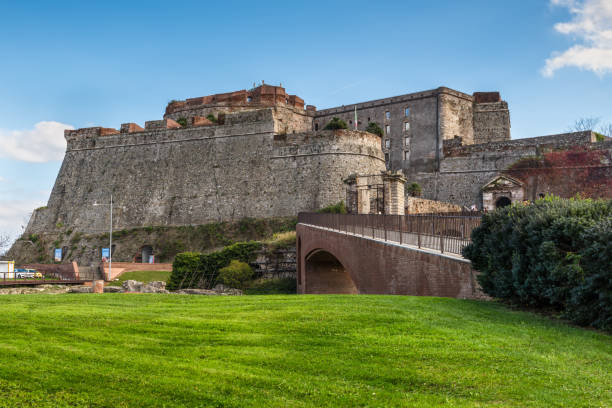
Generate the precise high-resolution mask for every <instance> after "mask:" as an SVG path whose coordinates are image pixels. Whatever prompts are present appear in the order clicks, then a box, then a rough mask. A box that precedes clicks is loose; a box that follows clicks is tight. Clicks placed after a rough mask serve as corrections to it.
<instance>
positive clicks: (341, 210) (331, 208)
mask: <svg viewBox="0 0 612 408" xmlns="http://www.w3.org/2000/svg"><path fill="white" fill-rule="evenodd" d="M317 212H318V213H322V214H346V213H347V212H348V211H347V210H346V205H344V201H340V202H339V203H337V204H333V205H328V206H327V207H323V208H321V209H319V210H318V211H317Z"/></svg>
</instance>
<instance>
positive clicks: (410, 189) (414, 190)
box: [406, 182, 423, 197]
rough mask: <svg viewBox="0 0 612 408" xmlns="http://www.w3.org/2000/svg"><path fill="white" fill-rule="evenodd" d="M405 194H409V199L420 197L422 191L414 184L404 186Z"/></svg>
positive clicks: (419, 186) (418, 185)
mask: <svg viewBox="0 0 612 408" xmlns="http://www.w3.org/2000/svg"><path fill="white" fill-rule="evenodd" d="M406 192H407V193H408V194H410V196H411V197H420V196H421V193H422V192H423V190H422V189H421V185H420V184H419V183H416V182H414V183H410V184H408V185H407V186H406Z"/></svg>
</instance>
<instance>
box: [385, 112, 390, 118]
mask: <svg viewBox="0 0 612 408" xmlns="http://www.w3.org/2000/svg"><path fill="white" fill-rule="evenodd" d="M385 118H387V119H391V112H389V111H386V112H385Z"/></svg>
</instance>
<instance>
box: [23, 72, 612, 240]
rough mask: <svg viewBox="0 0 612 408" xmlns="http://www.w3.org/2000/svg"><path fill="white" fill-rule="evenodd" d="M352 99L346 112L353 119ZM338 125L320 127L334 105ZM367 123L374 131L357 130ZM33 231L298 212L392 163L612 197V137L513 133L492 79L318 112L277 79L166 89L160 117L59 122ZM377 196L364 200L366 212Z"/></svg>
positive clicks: (477, 187) (410, 172) (480, 189)
mask: <svg viewBox="0 0 612 408" xmlns="http://www.w3.org/2000/svg"><path fill="white" fill-rule="evenodd" d="M355 110H356V111H357V123H356V124H355V123H354V119H355ZM333 117H339V118H342V119H344V120H345V121H346V122H347V124H348V127H349V129H348V130H335V131H331V130H324V127H325V125H326V124H327V123H328V122H329V121H330V120H331V119H332V118H333ZM369 122H375V123H378V124H379V125H380V126H381V128H382V129H383V131H384V134H383V136H382V138H381V137H379V136H377V135H373V134H371V133H368V132H365V128H366V127H367V125H368V123H369ZM65 137H66V140H67V149H66V154H65V157H64V161H63V163H62V166H61V169H60V171H59V174H58V176H57V179H56V182H55V185H54V187H53V190H52V193H51V196H50V198H49V201H48V205H47V206H46V207H43V208H41V209H38V210H36V211H35V212H34V213H33V214H32V217H31V219H30V222H29V224H28V226H27V228H26V231H25V234H24V235H25V236H27V235H30V234H43V235H45V234H46V235H53V234H56V235H57V232H58V228H60V226H61V228H63V229H69V230H71V231H78V232H82V233H89V234H92V233H100V232H104V231H107V230H108V211H106V210H105V211H103V210H101V209H100V207H96V206H94V204H100V203H107V202H108V201H109V198H110V196H111V194H112V195H113V198H114V202H115V208H116V211H115V219H114V222H113V224H114V229H116V230H119V229H125V228H137V227H143V226H181V225H201V224H206V223H209V222H217V221H231V220H239V219H242V218H245V217H251V218H266V217H278V216H295V215H296V214H297V213H298V212H300V211H313V210H316V209H319V208H321V207H325V206H327V205H331V204H335V203H337V202H339V201H341V200H346V197H347V192H346V188H347V187H346V184H345V183H344V181H345V180H347V179H349V178H350V177H351V176H354V175H356V174H358V175H376V174H381V172H383V171H385V170H391V171H401V172H403V175H404V176H405V178H406V179H407V180H408V182H417V183H419V184H420V185H421V186H422V190H423V197H424V198H426V199H431V200H439V201H444V202H448V203H452V204H456V205H459V206H471V205H474V204H475V205H476V206H477V207H478V208H479V209H482V208H487V209H493V208H495V206H497V205H502V204H503V205H505V204H507V203H509V202H513V201H520V200H524V199H533V198H537V197H539V196H541V195H543V194H547V193H555V194H558V195H561V196H573V195H575V194H576V193H582V194H583V195H587V196H593V197H610V196H612V177H611V176H612V174H611V171H610V163H611V162H612V160H611V152H612V142H611V141H610V140H609V139H608V138H603V140H601V139H602V138H601V137H598V135H596V134H594V133H592V132H582V133H571V134H563V135H554V136H546V137H536V138H531V139H518V140H511V138H510V113H509V109H508V104H507V103H506V102H505V101H502V100H501V97H500V95H499V93H497V92H486V93H482V92H477V93H474V94H473V95H468V94H464V93H462V92H458V91H454V90H451V89H448V88H445V87H441V88H438V89H435V90H430V91H424V92H418V93H411V94H407V95H402V96H396V97H391V98H384V99H379V100H375V101H369V102H364V103H358V104H354V105H346V106H342V107H336V108H330V109H325V110H319V111H317V110H316V108H315V107H314V106H311V105H306V106H305V105H304V101H303V100H302V99H301V98H299V97H298V96H296V95H289V94H287V93H286V92H285V89H284V88H282V87H280V86H270V85H265V84H262V85H261V86H258V87H256V88H254V89H251V90H242V91H237V92H231V93H225V94H216V95H210V96H205V97H200V98H193V99H187V100H184V101H172V102H170V103H169V104H168V106H167V107H166V111H165V115H164V118H163V119H162V120H153V121H148V122H146V123H145V124H144V128H143V127H140V126H139V125H137V124H135V123H126V124H122V125H121V127H120V129H110V128H102V127H93V128H85V129H77V130H66V131H65ZM375 207H376V206H372V208H371V209H370V210H369V211H371V212H375V211H376V209H375Z"/></svg>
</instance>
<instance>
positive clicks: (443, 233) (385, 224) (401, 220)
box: [298, 212, 481, 255]
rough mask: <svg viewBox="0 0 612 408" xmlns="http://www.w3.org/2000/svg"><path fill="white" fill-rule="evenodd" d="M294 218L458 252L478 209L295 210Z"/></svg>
mask: <svg viewBox="0 0 612 408" xmlns="http://www.w3.org/2000/svg"><path fill="white" fill-rule="evenodd" d="M298 222H299V223H302V224H310V225H315V226H318V227H323V228H329V229H332V230H336V231H339V232H344V233H347V234H354V235H361V236H364V237H369V238H375V239H382V240H385V241H391V242H397V243H399V244H408V245H414V246H416V247H419V248H428V249H434V250H438V251H440V252H442V253H444V252H448V253H452V254H457V255H461V250H462V249H463V247H464V246H466V245H467V244H469V243H470V235H471V233H472V230H473V229H474V228H476V227H477V226H479V225H480V222H481V214H480V213H478V212H462V213H439V214H418V215H379V214H321V213H299V214H298Z"/></svg>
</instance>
